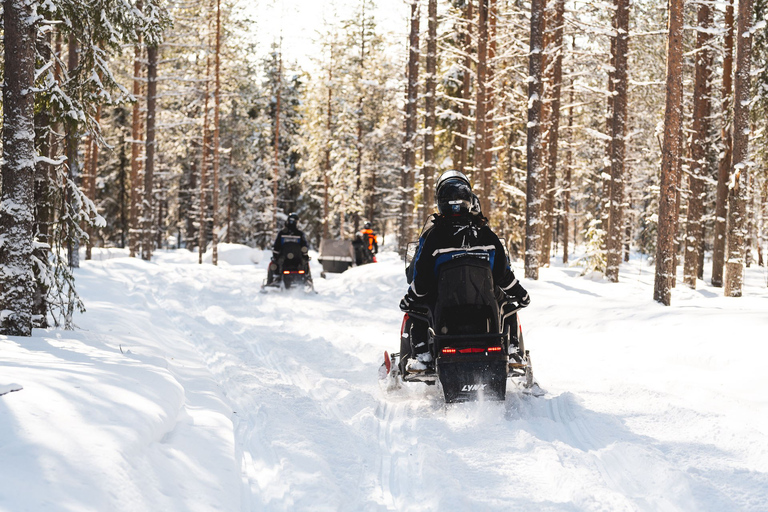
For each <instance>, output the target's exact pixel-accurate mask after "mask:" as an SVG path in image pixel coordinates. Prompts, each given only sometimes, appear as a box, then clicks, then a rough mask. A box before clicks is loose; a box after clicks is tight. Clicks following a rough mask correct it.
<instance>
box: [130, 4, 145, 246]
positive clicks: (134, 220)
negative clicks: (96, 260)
mask: <svg viewBox="0 0 768 512" xmlns="http://www.w3.org/2000/svg"><path fill="white" fill-rule="evenodd" d="M142 7H143V1H142V0H136V9H137V10H138V11H139V12H141V10H142ZM138 37H139V40H138V42H137V43H136V46H134V47H133V97H134V100H135V101H134V103H133V112H132V123H131V209H130V216H129V219H130V222H129V226H130V227H129V229H128V247H129V253H130V256H131V258H134V257H136V254H137V253H138V252H139V244H140V240H141V239H140V233H141V227H140V226H139V203H140V202H141V189H140V188H139V180H140V178H139V176H140V174H141V146H142V141H141V111H140V103H141V100H140V98H141V34H139V36H138Z"/></svg>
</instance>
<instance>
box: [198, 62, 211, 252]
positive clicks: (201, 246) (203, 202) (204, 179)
mask: <svg viewBox="0 0 768 512" xmlns="http://www.w3.org/2000/svg"><path fill="white" fill-rule="evenodd" d="M210 79H211V57H210V55H209V56H207V57H206V59H205V101H204V102H203V109H204V111H203V148H202V155H201V158H200V225H199V226H198V235H197V236H198V245H197V262H198V263H199V264H201V265H202V263H203V255H204V254H205V248H206V246H207V245H208V229H207V227H208V149H209V148H210V142H211V141H210V132H209V127H208V106H209V99H210V83H211V80H210Z"/></svg>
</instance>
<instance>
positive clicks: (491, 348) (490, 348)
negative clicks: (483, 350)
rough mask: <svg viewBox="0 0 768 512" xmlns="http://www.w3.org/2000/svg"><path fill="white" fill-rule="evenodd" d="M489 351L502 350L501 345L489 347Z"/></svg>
mask: <svg viewBox="0 0 768 512" xmlns="http://www.w3.org/2000/svg"><path fill="white" fill-rule="evenodd" d="M488 352H501V347H488Z"/></svg>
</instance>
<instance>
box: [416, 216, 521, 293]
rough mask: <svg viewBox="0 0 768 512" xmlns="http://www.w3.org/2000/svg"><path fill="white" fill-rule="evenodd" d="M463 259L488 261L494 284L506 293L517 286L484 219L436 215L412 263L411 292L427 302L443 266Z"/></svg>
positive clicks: (503, 254)
mask: <svg viewBox="0 0 768 512" xmlns="http://www.w3.org/2000/svg"><path fill="white" fill-rule="evenodd" d="M463 257H472V258H481V259H483V260H486V261H488V263H489V264H490V266H491V272H492V274H493V281H494V285H496V286H497V287H499V288H500V289H501V290H503V291H504V292H505V293H509V292H510V291H511V290H512V288H513V287H514V286H515V285H517V284H518V280H517V279H515V274H514V273H513V272H512V269H511V268H510V267H509V262H508V261H507V255H506V252H505V250H504V246H503V245H502V244H501V241H500V240H499V237H498V236H496V234H495V233H494V232H493V231H491V228H489V227H488V226H487V224H486V222H485V219H483V218H482V217H477V216H472V215H459V216H451V217H444V216H434V217H433V218H432V219H431V222H429V221H428V223H427V225H426V226H425V228H424V230H423V231H422V234H421V237H420V238H419V246H418V249H417V250H416V256H415V257H414V261H413V262H412V267H413V279H412V281H411V288H410V292H411V293H412V294H413V295H415V296H416V297H417V298H418V299H420V300H426V299H427V298H428V296H429V295H432V294H434V292H435V290H436V287H437V274H438V270H439V268H440V265H442V264H443V263H445V262H447V261H451V260H452V259H455V258H463Z"/></svg>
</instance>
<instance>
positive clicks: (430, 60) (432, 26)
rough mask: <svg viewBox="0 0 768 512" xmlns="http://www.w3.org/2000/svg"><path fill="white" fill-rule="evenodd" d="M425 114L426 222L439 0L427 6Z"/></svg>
mask: <svg viewBox="0 0 768 512" xmlns="http://www.w3.org/2000/svg"><path fill="white" fill-rule="evenodd" d="M426 75H427V76H426V77H425V82H426V87H425V89H426V90H425V103H426V105H425V107H426V113H425V116H424V168H423V170H422V172H423V173H424V197H423V203H424V204H423V206H424V208H423V209H422V215H421V221H422V223H424V222H426V220H427V217H428V216H429V215H430V214H431V213H432V205H433V204H434V203H435V197H434V195H435V192H434V189H435V126H436V119H435V105H436V97H435V94H436V91H437V0H429V4H428V7H427V62H426Z"/></svg>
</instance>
